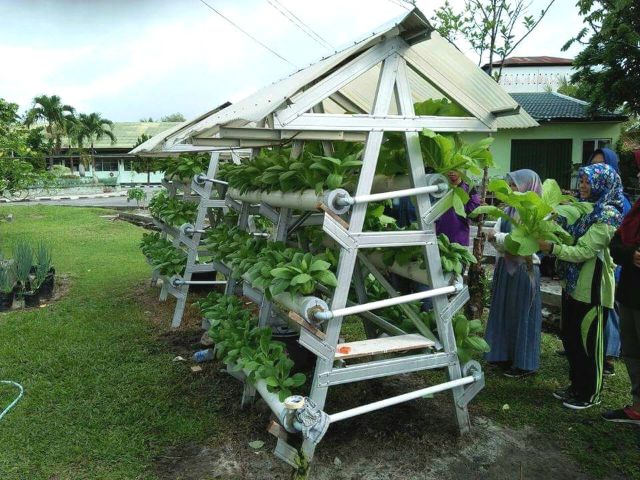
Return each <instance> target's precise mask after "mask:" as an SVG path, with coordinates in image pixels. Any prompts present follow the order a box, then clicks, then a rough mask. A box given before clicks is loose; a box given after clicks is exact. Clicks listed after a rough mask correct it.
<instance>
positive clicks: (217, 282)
mask: <svg viewBox="0 0 640 480" xmlns="http://www.w3.org/2000/svg"><path fill="white" fill-rule="evenodd" d="M226 284H227V282H226V281H225V280H210V281H208V280H188V281H187V280H174V282H173V286H174V287H177V286H179V285H226Z"/></svg>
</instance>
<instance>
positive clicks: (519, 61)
mask: <svg viewBox="0 0 640 480" xmlns="http://www.w3.org/2000/svg"><path fill="white" fill-rule="evenodd" d="M502 64H503V62H501V61H500V60H498V61H495V62H493V64H492V65H493V66H494V67H499V66H500V65H502ZM571 65H573V59H572V58H562V57H546V56H541V57H509V58H505V59H504V66H505V67H554V66H555V67H561V66H571ZM488 66H489V64H488V63H485V64H484V65H483V66H482V68H483V69H484V68H487V67H488Z"/></svg>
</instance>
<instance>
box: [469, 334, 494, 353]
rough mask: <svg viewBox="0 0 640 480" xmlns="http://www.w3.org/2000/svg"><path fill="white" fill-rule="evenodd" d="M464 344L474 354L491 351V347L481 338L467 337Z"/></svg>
mask: <svg viewBox="0 0 640 480" xmlns="http://www.w3.org/2000/svg"><path fill="white" fill-rule="evenodd" d="M465 344H466V345H467V346H469V347H470V348H472V349H473V350H475V351H476V352H482V353H487V352H489V351H491V347H490V346H489V344H488V343H487V342H486V340H485V339H484V338H482V337H477V336H475V335H472V336H469V337H467V339H466V341H465Z"/></svg>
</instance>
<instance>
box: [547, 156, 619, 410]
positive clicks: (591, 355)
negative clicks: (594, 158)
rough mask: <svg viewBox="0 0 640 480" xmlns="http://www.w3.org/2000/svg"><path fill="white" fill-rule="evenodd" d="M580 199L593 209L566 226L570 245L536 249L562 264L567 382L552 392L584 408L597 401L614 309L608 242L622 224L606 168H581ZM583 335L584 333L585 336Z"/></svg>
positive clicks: (615, 187) (613, 180)
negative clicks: (605, 341) (606, 325)
mask: <svg viewBox="0 0 640 480" xmlns="http://www.w3.org/2000/svg"><path fill="white" fill-rule="evenodd" d="M579 176H580V189H579V191H580V200H581V201H588V202H592V203H593V211H592V212H591V213H588V214H586V215H583V216H582V217H581V218H579V219H578V220H577V221H576V222H575V223H574V224H573V225H570V226H568V228H567V229H568V231H569V233H570V234H571V235H572V236H573V238H574V244H573V245H571V246H570V245H560V244H553V243H551V242H548V241H545V240H541V241H539V244H540V249H541V250H542V251H543V252H549V253H553V254H554V255H555V256H556V258H557V259H558V260H560V261H561V265H560V267H561V270H562V276H563V292H562V326H561V334H562V343H563V345H564V348H565V351H566V352H567V360H568V361H569V379H570V381H571V384H570V385H569V386H568V387H566V388H563V389H560V390H556V391H555V392H553V396H554V397H555V398H557V399H559V400H561V401H562V402H563V405H564V406H565V407H567V408H571V409H574V410H582V409H585V408H589V407H591V406H593V405H596V404H598V403H600V391H601V389H602V373H603V363H604V351H603V348H604V346H603V332H602V330H603V328H604V320H605V318H606V313H607V310H608V309H611V308H613V302H614V299H613V293H614V277H613V270H614V264H613V260H612V258H611V255H610V254H609V243H610V242H611V239H612V238H613V235H614V233H615V231H616V229H617V228H618V227H619V226H620V223H621V222H622V205H623V200H622V199H623V194H622V183H621V181H620V176H619V175H618V174H617V173H616V171H615V170H614V169H613V168H611V167H610V166H609V165H605V164H603V163H599V164H596V165H588V166H586V167H582V168H580V171H579ZM583 332H584V333H583Z"/></svg>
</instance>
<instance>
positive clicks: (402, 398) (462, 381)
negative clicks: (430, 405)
mask: <svg viewBox="0 0 640 480" xmlns="http://www.w3.org/2000/svg"><path fill="white" fill-rule="evenodd" d="M475 381H476V379H475V378H473V377H472V376H468V377H462V378H459V379H458V380H451V381H449V382H445V383H441V384H440V385H434V386H432V387H427V388H423V389H422V390H415V391H413V392H409V393H404V394H402V395H398V396H396V397H391V398H385V399H384V400H380V401H379V402H373V403H369V404H367V405H362V406H360V407H356V408H351V409H349V410H345V411H343V412H338V413H334V414H333V415H329V421H330V423H334V422H339V421H340V420H346V419H347V418H351V417H355V416H357V415H362V414H363V413H369V412H373V411H375V410H380V409H382V408H386V407H391V406H392V405H397V404H399V403H404V402H408V401H409V400H415V399H416V398H420V397H424V396H425V395H431V394H434V393H438V392H443V391H445V390H449V389H451V388H456V387H461V386H463V385H468V384H469V383H473V382H475Z"/></svg>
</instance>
